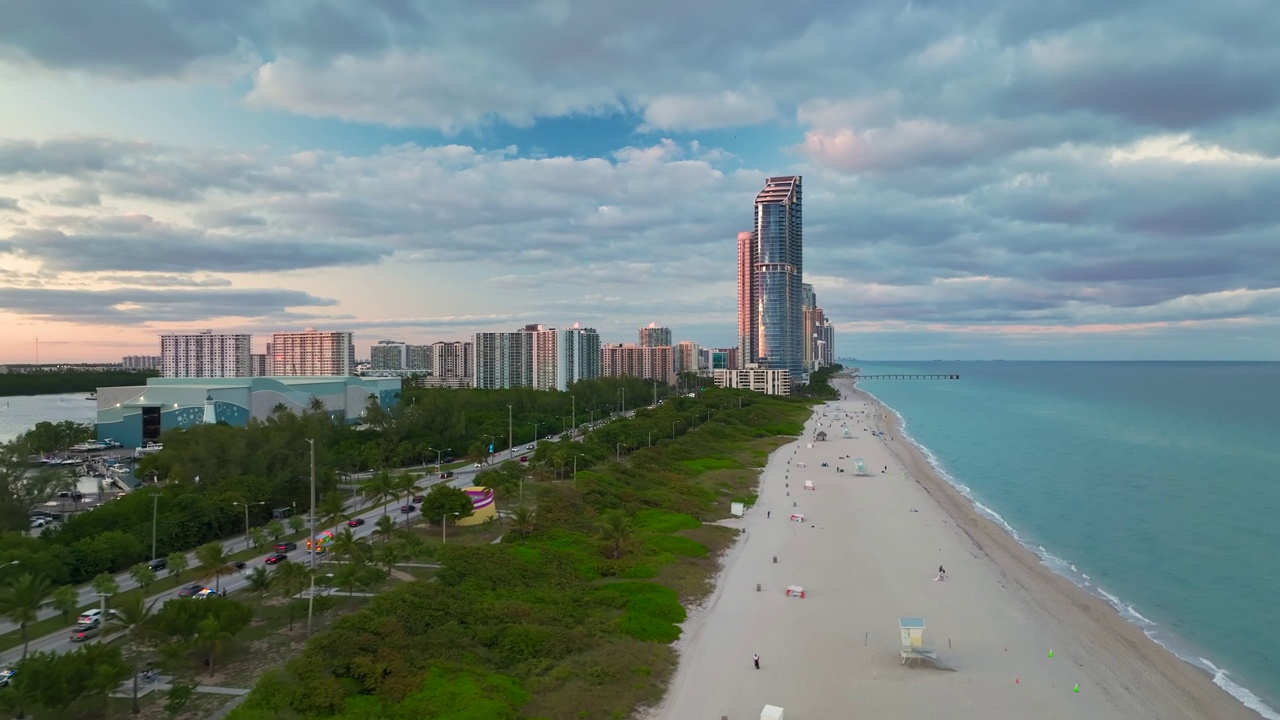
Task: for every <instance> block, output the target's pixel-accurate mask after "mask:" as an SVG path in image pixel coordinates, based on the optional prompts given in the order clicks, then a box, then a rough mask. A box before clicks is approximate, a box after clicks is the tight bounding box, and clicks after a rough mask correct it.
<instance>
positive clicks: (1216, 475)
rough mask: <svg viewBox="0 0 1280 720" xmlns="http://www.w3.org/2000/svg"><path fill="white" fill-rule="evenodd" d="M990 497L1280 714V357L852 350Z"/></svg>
mask: <svg viewBox="0 0 1280 720" xmlns="http://www.w3.org/2000/svg"><path fill="white" fill-rule="evenodd" d="M846 365H851V366H855V367H860V368H862V372H863V373H864V374H867V375H870V374H875V373H892V372H895V371H896V372H915V373H955V374H958V375H960V379H959V380H863V381H861V382H860V383H859V385H860V387H861V388H862V389H864V390H866V391H868V392H870V393H871V394H873V395H875V396H876V397H877V398H879V399H880V400H881V401H883V402H884V403H885V404H886V405H888V406H889V407H891V408H893V410H894V411H895V412H897V413H898V415H899V416H901V418H902V420H903V421H904V422H905V428H906V430H905V432H906V434H907V435H908V436H909V437H910V439H912V440H913V441H914V442H916V443H917V444H918V445H919V446H920V447H921V448H922V449H923V450H924V451H925V454H926V455H927V456H928V457H929V458H930V460H931V462H933V464H934V466H935V467H937V468H938V469H939V470H940V471H941V472H942V473H943V475H944V477H946V478H947V479H948V480H949V481H950V482H952V483H953V484H954V485H956V486H957V487H958V488H959V489H960V490H961V491H962V492H964V493H965V494H966V495H968V496H969V497H970V498H971V499H972V500H973V501H974V503H975V504H976V505H977V507H978V509H979V510H981V511H983V512H984V513H986V514H987V515H988V516H989V517H991V518H992V519H994V520H995V521H997V522H999V523H1001V524H1002V525H1003V526H1004V527H1005V528H1006V529H1007V530H1008V531H1009V532H1011V533H1012V534H1013V535H1014V536H1015V537H1017V538H1018V540H1019V541H1020V542H1022V544H1024V545H1025V546H1027V547H1028V548H1030V549H1031V550H1033V551H1034V552H1036V553H1037V554H1038V555H1039V556H1040V558H1041V559H1042V562H1044V564H1046V565H1047V566H1049V567H1050V568H1052V569H1053V570H1054V571H1056V572H1058V573H1060V574H1062V575H1064V576H1066V577H1068V578H1070V579H1071V580H1073V581H1074V582H1076V583H1077V584H1078V585H1080V586H1082V587H1084V588H1086V589H1087V590H1088V591H1090V592H1092V593H1094V594H1096V595H1099V596H1101V597H1104V598H1106V599H1107V600H1108V601H1109V602H1110V603H1111V604H1112V605H1113V606H1114V607H1115V608H1116V611H1117V612H1119V613H1120V614H1121V615H1122V616H1123V617H1125V618H1126V619H1127V620H1129V621H1130V622H1133V623H1135V624H1137V625H1139V626H1141V627H1142V628H1144V630H1145V631H1146V633H1147V635H1148V636H1150V637H1151V638H1153V639H1154V640H1156V641H1157V642H1159V643H1160V644H1162V645H1163V646H1165V647H1166V648H1167V649H1169V650H1170V651H1171V652H1174V653H1176V654H1177V655H1178V656H1179V657H1181V658H1183V659H1184V660H1186V661H1188V662H1191V663H1193V664H1195V665H1197V666H1199V667H1201V668H1203V669H1204V670H1206V671H1207V672H1209V673H1210V674H1212V675H1213V676H1214V680H1215V682H1216V683H1217V684H1218V685H1219V686H1221V687H1223V688H1224V689H1226V690H1227V691H1228V692H1230V693H1231V694H1232V695H1234V696H1236V697H1237V698H1238V699H1240V700H1241V701H1242V702H1244V703H1245V704H1246V705H1248V706H1249V707H1252V708H1253V709H1255V710H1257V711H1258V712H1260V713H1261V714H1262V715H1263V716H1264V717H1266V718H1269V719H1275V720H1280V713H1277V712H1276V711H1275V710H1274V708H1280V674H1278V673H1277V672H1276V669H1275V667H1276V666H1275V663H1274V660H1273V656H1274V655H1275V654H1276V648H1277V647H1278V646H1280V621H1278V620H1277V613H1276V612H1275V609H1274V608H1275V606H1276V602H1277V598H1280V563H1278V562H1277V560H1276V553H1277V552H1278V551H1280V522H1277V520H1276V517H1275V516H1274V513H1275V512H1276V510H1277V509H1280V442H1278V438H1280V414H1278V412H1277V408H1280V363H1228V362H1000V361H991V362H938V361H934V362H875V363H872V362H851V363H846Z"/></svg>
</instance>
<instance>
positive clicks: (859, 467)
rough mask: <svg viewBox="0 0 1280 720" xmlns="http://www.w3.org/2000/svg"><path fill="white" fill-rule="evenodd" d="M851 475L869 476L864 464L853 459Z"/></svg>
mask: <svg viewBox="0 0 1280 720" xmlns="http://www.w3.org/2000/svg"><path fill="white" fill-rule="evenodd" d="M853 474H854V475H870V474H871V473H869V472H867V466H866V464H865V463H863V462H862V458H854V459H853Z"/></svg>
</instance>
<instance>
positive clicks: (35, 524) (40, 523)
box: [31, 517, 53, 530]
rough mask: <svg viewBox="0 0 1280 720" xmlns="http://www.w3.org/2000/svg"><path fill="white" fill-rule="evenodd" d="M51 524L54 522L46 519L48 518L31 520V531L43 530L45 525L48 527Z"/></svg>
mask: <svg viewBox="0 0 1280 720" xmlns="http://www.w3.org/2000/svg"><path fill="white" fill-rule="evenodd" d="M51 522H53V521H52V520H50V519H49V518H46V517H38V518H32V519H31V529H32V530H36V529H38V528H42V527H44V526H45V525H48V524H49V523H51Z"/></svg>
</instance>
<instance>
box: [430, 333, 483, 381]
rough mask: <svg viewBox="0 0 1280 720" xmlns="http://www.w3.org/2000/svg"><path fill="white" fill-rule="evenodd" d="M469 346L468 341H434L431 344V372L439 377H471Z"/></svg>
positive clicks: (470, 346)
mask: <svg viewBox="0 0 1280 720" xmlns="http://www.w3.org/2000/svg"><path fill="white" fill-rule="evenodd" d="M471 348H472V345H471V343H469V342H461V341H459V340H454V341H453V342H435V343H432V344H431V361H430V363H429V364H430V365H431V368H432V372H433V373H434V375H435V376H436V377H441V378H464V377H471Z"/></svg>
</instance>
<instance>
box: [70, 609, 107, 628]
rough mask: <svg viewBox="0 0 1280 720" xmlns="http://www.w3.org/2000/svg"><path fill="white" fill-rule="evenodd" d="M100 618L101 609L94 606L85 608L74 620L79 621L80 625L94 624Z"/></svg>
mask: <svg viewBox="0 0 1280 720" xmlns="http://www.w3.org/2000/svg"><path fill="white" fill-rule="evenodd" d="M101 619H102V610H101V609H100V608H94V609H92V610H86V611H84V612H83V613H81V614H80V617H79V618H78V619H77V620H76V622H77V623H79V624H80V625H95V624H97V622H98V621H99V620H101Z"/></svg>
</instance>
